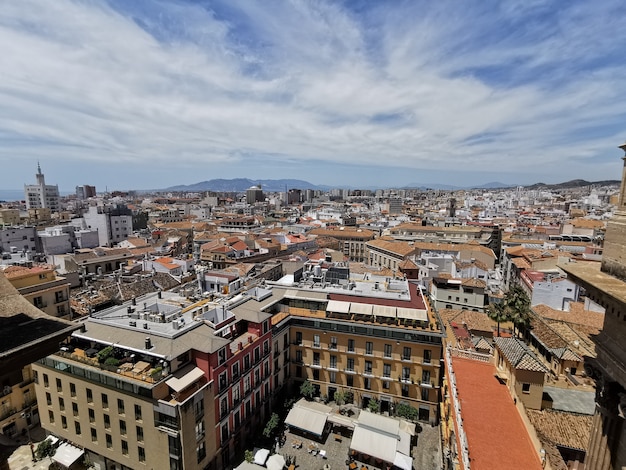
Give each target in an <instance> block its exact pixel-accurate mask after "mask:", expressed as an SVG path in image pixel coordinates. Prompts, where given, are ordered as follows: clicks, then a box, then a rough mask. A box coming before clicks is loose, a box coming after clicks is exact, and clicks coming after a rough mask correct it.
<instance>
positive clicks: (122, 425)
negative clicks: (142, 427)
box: [120, 419, 126, 436]
mask: <svg viewBox="0 0 626 470" xmlns="http://www.w3.org/2000/svg"><path fill="white" fill-rule="evenodd" d="M120 434H121V435H122V436H125V435H126V421H124V420H123V419H120Z"/></svg>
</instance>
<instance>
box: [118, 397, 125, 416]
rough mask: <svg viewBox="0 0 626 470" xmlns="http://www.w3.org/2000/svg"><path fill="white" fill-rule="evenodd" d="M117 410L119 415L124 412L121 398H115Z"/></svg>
mask: <svg viewBox="0 0 626 470" xmlns="http://www.w3.org/2000/svg"><path fill="white" fill-rule="evenodd" d="M117 412H118V413H119V414H121V415H123V414H124V412H125V410H124V400H122V399H121V398H118V399H117Z"/></svg>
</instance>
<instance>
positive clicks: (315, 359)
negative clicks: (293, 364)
mask: <svg viewBox="0 0 626 470" xmlns="http://www.w3.org/2000/svg"><path fill="white" fill-rule="evenodd" d="M313 365H314V366H319V365H320V353H318V352H314V353H313Z"/></svg>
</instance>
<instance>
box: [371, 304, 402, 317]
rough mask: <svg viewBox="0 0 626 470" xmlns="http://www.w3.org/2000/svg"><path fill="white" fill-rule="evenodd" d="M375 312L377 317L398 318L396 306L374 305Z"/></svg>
mask: <svg viewBox="0 0 626 470" xmlns="http://www.w3.org/2000/svg"><path fill="white" fill-rule="evenodd" d="M373 313H374V316H376V317H388V318H396V307H389V306H387V305H374V310H373Z"/></svg>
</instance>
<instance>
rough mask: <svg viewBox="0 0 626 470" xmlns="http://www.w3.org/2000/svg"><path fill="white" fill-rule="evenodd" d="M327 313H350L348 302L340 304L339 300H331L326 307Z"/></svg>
mask: <svg viewBox="0 0 626 470" xmlns="http://www.w3.org/2000/svg"><path fill="white" fill-rule="evenodd" d="M326 311H327V312H335V313H350V302H342V301H340V300H331V301H329V302H328V305H327V306H326Z"/></svg>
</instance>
